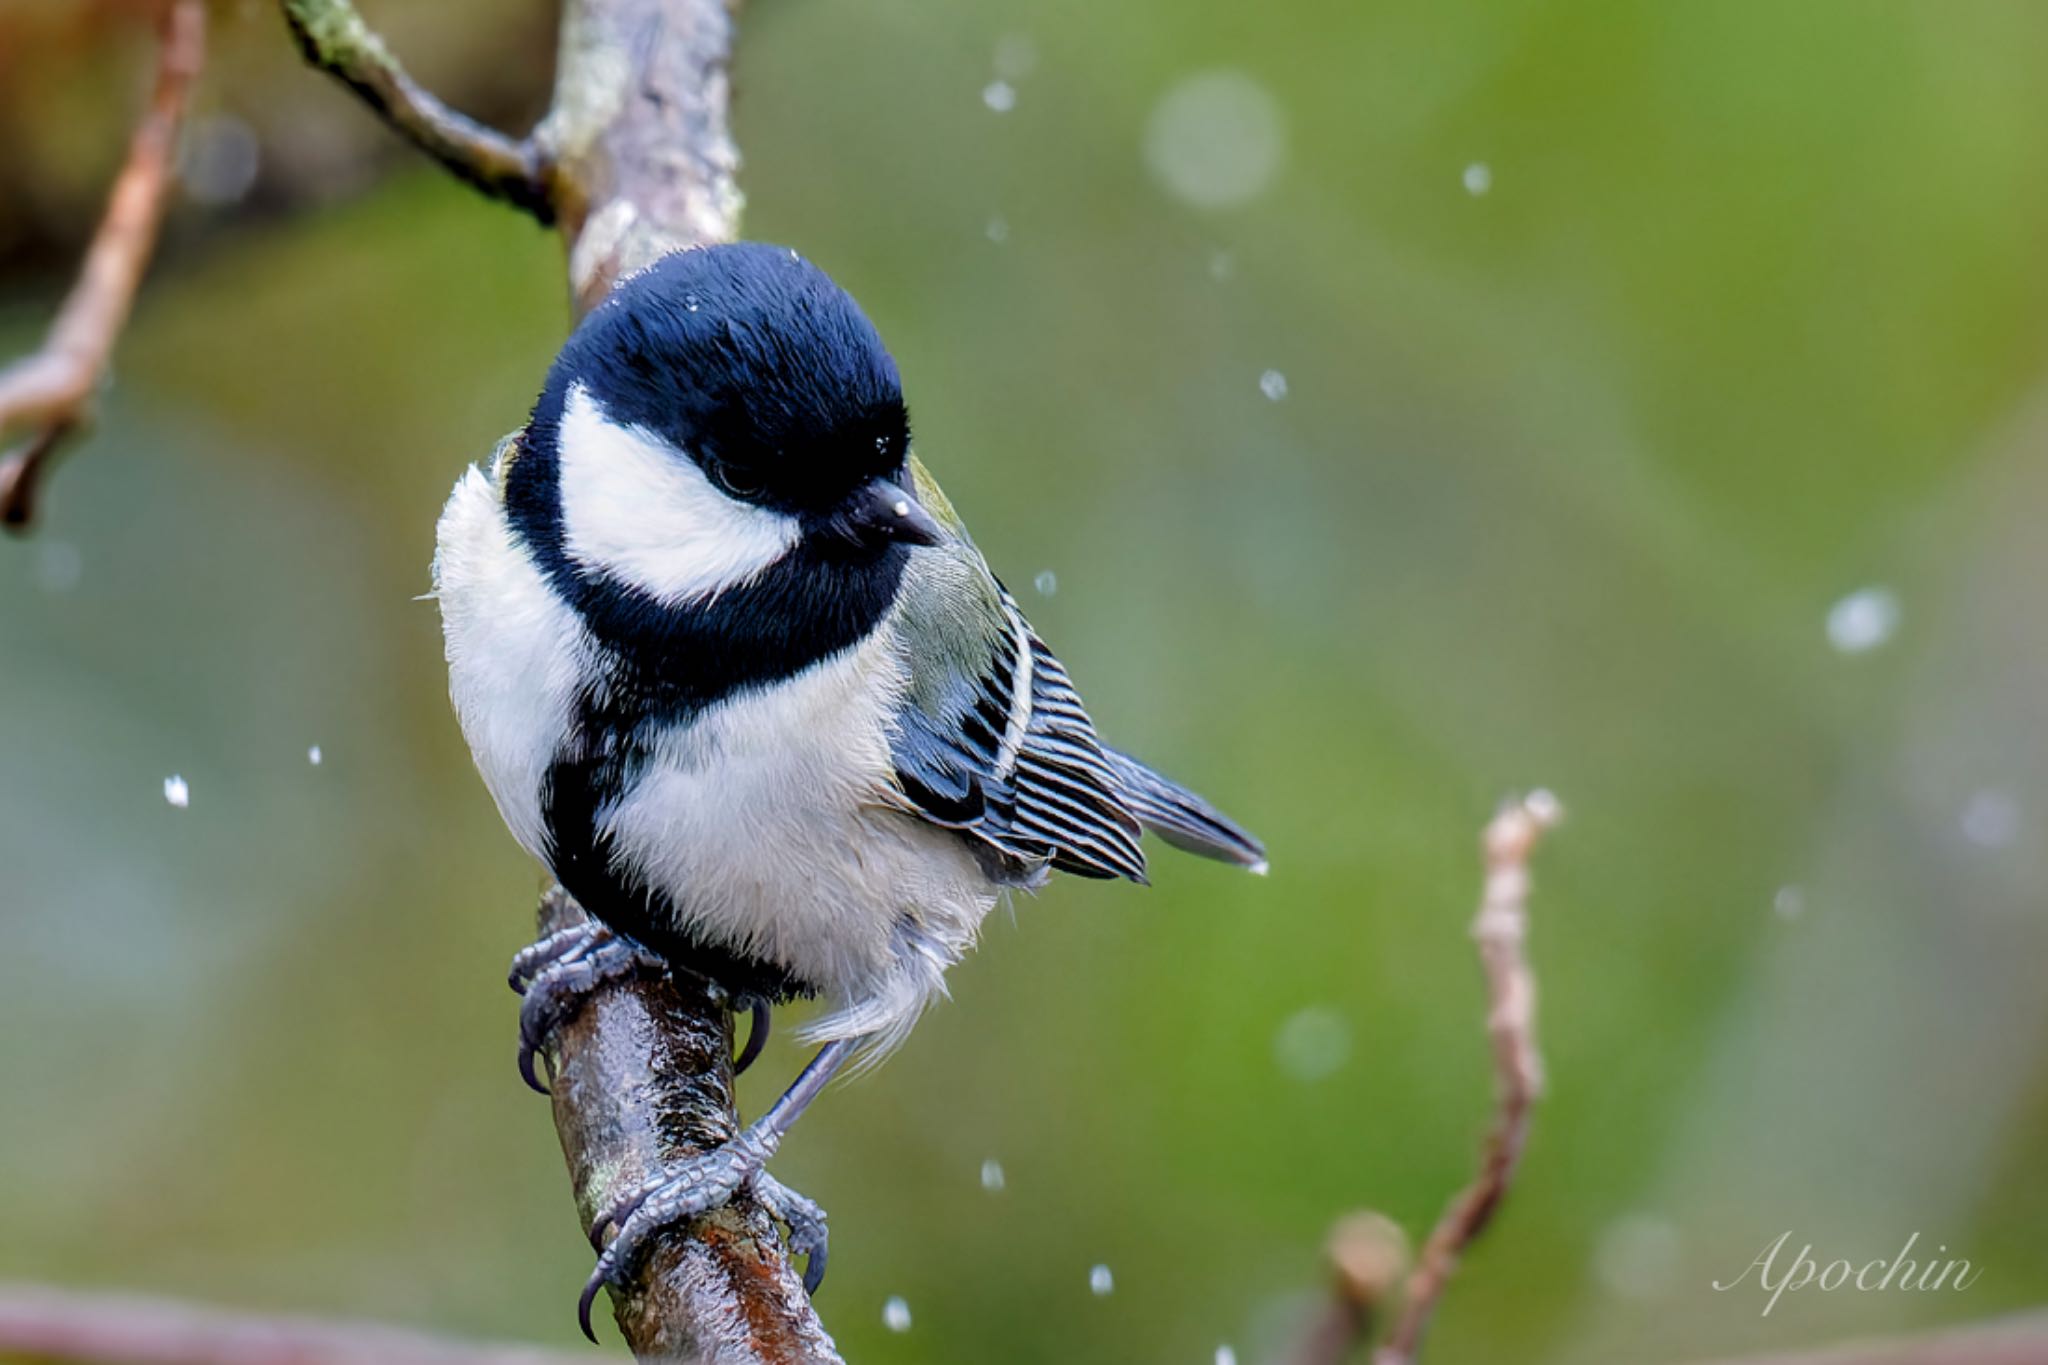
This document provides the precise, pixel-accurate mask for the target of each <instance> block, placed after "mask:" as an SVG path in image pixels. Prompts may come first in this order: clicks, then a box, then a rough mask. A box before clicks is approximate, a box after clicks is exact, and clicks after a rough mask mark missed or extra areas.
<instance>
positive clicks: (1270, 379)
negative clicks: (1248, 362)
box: [1259, 370, 1314, 406]
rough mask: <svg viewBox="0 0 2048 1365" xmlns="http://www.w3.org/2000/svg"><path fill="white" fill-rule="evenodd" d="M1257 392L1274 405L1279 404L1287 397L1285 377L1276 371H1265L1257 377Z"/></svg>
mask: <svg viewBox="0 0 2048 1365" xmlns="http://www.w3.org/2000/svg"><path fill="white" fill-rule="evenodd" d="M1259 392H1260V393H1263V394H1264V395H1266V397H1268V398H1270V399H1272V400H1273V401H1274V402H1275V403H1277V402H1279V401H1280V400H1281V399H1283V398H1285V397H1286V396H1287V376H1286V375H1284V374H1282V373H1280V371H1278V370H1267V371H1266V372H1265V373H1264V374H1262V375H1260V376H1259ZM1310 406H1314V405H1313V404H1311V405H1310Z"/></svg>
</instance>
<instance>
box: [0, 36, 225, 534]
mask: <svg viewBox="0 0 2048 1365" xmlns="http://www.w3.org/2000/svg"><path fill="white" fill-rule="evenodd" d="M205 58H206V8H205V5H204V4H203V3H202V0H175V2H174V3H172V4H170V5H168V6H167V7H166V8H165V10H164V13H163V17H162V19H161V21H160V28H159V33H158V43H157V68H156V88H155V90H154V92H153V93H152V94H151V95H150V100H149V107H148V109H147V110H145V111H144V113H143V116H142V118H141V120H140V121H139V122H137V123H136V125H135V135H134V137H133V138H132V139H130V141H129V144H128V160H127V161H126V163H125V164H123V166H122V167H121V174H120V175H119V176H118V177H117V178H116V179H115V181H114V189H113V192H112V193H111V194H110V195H109V196H108V197H107V211H106V214H105V215H104V216H103V217H102V218H101V219H100V225H99V230H98V231H97V232H95V233H94V234H93V239H92V246H91V247H90V248H89V249H88V250H87V252H86V256H85V264H84V265H83V266H82V267H81V268H80V270H79V273H78V283H77V284H76V285H74V286H72V290H71V293H70V295H69V296H68V297H66V299H65V300H64V306H63V307H62V308H61V309H59V310H58V313H57V320H56V321H55V322H54V323H53V324H52V325H51V327H50V335H49V337H48V339H47V340H45V341H44V343H43V348H42V349H41V350H39V351H37V352H36V353H35V354H33V355H30V356H26V357H24V358H22V359H21V360H18V361H16V362H15V363H14V364H12V365H10V366H8V367H7V368H6V369H5V370H0V435H4V434H5V433H6V432H8V431H10V430H14V429H19V428H22V427H33V428H35V433H34V435H32V436H31V437H30V438H29V441H28V443H27V444H26V445H25V446H23V447H22V448H21V449H20V450H18V451H16V452H14V453H13V454H11V455H9V456H8V457H7V458H6V460H5V461H4V462H0V523H4V524H5V525H6V526H7V527H8V528H9V529H10V530H17V531H18V530H20V529H22V528H24V527H26V526H27V525H28V524H29V522H30V521H31V520H32V519H33V518H34V516H35V501H36V492H37V489H38V487H39V486H40V483H41V479H42V475H43V473H44V471H45V470H47V469H48V467H49V465H50V462H51V460H52V459H53V458H54V457H55V456H56V453H57V451H58V449H59V447H61V446H62V445H63V443H64V441H65V440H66V438H68V437H69V436H70V435H71V433H73V432H75V431H76V430H78V429H79V428H80V427H81V426H83V425H84V424H85V420H86V417H87V409H88V408H89V406H90V404H91V400H92V394H93V389H94V388H95V387H96V386H97V385H98V383H99V380H100V376H101V375H102V374H104V373H105V372H106V368H107V360H108V357H109V356H110V355H112V353H113V350H114V342H115V340H116V339H117V338H118V337H119V336H120V335H121V328H122V327H123V326H124V325H125V324H126V323H127V321H128V312H129V309H130V307H131V306H132V305H133V304H134V302H135V291H136V289H137V287H138V286H139V285H140V284H141V283H142V273H143V271H144V270H145V269H147V268H148V266H149V258H150V255H151V253H152V252H153V251H154V250H155V247H156V238H157V229H158V227H159V226H160V225H161V224H162V222H163V214H164V201H165V198H166V194H167V191H168V189H169V186H170V180H171V169H172V166H173V164H174V163H175V161H176V158H177V149H178V129H179V126H180V125H181V124H182V123H183V121H184V117H185V108H186V105H187V104H188V102H189V100H190V97H191V91H192V83H193V82H194V81H195V80H196V79H197V78H198V76H199V68H200V67H201V65H202V64H204V62H205Z"/></svg>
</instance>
